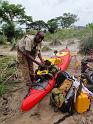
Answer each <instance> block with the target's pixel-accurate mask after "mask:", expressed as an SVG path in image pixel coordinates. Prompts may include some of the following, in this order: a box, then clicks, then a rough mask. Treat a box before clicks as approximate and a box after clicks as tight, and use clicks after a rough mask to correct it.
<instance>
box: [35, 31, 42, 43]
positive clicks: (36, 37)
mask: <svg viewBox="0 0 93 124" xmlns="http://www.w3.org/2000/svg"><path fill="white" fill-rule="evenodd" d="M43 39H44V32H41V31H39V32H37V34H36V35H35V38H34V40H35V42H36V43H40V42H41V41H42V40H43Z"/></svg>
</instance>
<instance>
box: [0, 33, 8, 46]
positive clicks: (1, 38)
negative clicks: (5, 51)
mask: <svg viewBox="0 0 93 124" xmlns="http://www.w3.org/2000/svg"><path fill="white" fill-rule="evenodd" d="M6 42H7V37H6V36H5V35H0V44H5V43H6Z"/></svg>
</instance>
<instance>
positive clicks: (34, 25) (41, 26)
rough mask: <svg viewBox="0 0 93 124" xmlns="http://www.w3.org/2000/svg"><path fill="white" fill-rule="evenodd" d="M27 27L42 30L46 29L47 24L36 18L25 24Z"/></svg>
mask: <svg viewBox="0 0 93 124" xmlns="http://www.w3.org/2000/svg"><path fill="white" fill-rule="evenodd" d="M27 27H28V29H34V30H42V29H47V24H46V23H45V22H44V21H42V20H38V21H35V22H32V23H30V24H27Z"/></svg>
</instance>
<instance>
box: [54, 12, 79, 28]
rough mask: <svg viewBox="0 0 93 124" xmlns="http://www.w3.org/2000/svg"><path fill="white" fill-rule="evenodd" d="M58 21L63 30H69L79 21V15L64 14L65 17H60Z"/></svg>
mask: <svg viewBox="0 0 93 124" xmlns="http://www.w3.org/2000/svg"><path fill="white" fill-rule="evenodd" d="M56 19H57V21H58V23H59V26H61V27H62V28H68V27H70V26H71V25H72V24H74V23H75V22H76V21H77V20H78V19H77V15H75V14H71V13H64V14H63V16H59V17H57V18H56Z"/></svg>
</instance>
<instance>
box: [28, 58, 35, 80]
mask: <svg viewBox="0 0 93 124" xmlns="http://www.w3.org/2000/svg"><path fill="white" fill-rule="evenodd" d="M28 65H29V72H30V77H31V81H32V82H33V80H34V77H35V73H34V64H33V62H32V61H31V60H28Z"/></svg>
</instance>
